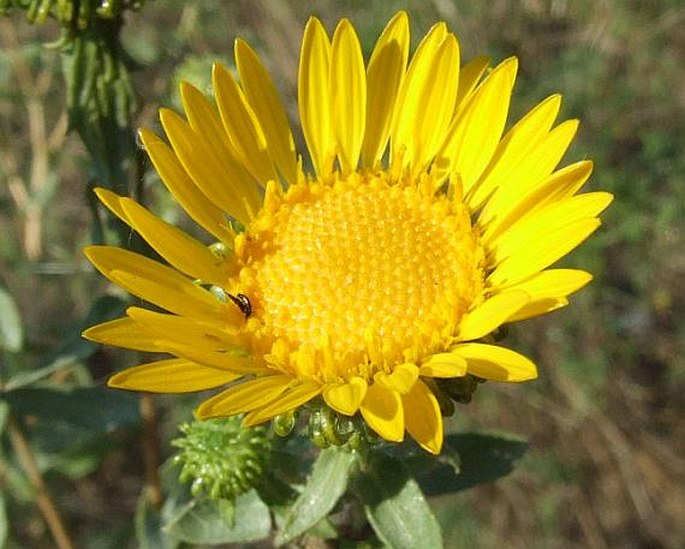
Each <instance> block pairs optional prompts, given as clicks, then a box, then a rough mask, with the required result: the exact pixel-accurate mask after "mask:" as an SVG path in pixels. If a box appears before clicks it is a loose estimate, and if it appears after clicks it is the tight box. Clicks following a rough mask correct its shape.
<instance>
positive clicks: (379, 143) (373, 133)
mask: <svg viewBox="0 0 685 549" xmlns="http://www.w3.org/2000/svg"><path fill="white" fill-rule="evenodd" d="M408 57H409V18H408V17H407V13H406V12H404V11H400V12H398V13H397V14H396V15H395V17H393V18H392V19H391V20H390V22H389V23H388V25H387V26H386V27H385V30H383V32H382V34H381V35H380V37H379V38H378V41H377V42H376V46H375V47H374V49H373V53H372V54H371V59H370V60H369V66H368V69H367V71H366V79H367V88H368V89H367V96H366V99H367V103H366V104H367V107H366V131H365V133H364V144H363V145H362V163H363V165H364V166H367V167H370V168H372V167H374V166H376V164H377V163H378V162H380V159H381V157H382V156H383V152H384V151H385V147H386V145H387V144H388V137H389V135H390V123H391V122H392V114H393V110H394V107H395V101H396V99H397V94H398V93H399V90H400V87H401V85H402V79H403V77H404V71H405V69H406V66H407V59H408Z"/></svg>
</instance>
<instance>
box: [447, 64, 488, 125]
mask: <svg viewBox="0 0 685 549" xmlns="http://www.w3.org/2000/svg"><path fill="white" fill-rule="evenodd" d="M488 66H490V58H489V57H488V56H487V55H481V56H478V57H474V58H473V59H471V61H469V62H468V63H466V64H465V65H464V66H463V67H462V68H461V70H460V71H459V91H458V92H457V102H456V104H455V115H456V114H457V113H458V112H459V108H460V107H462V106H464V105H465V101H466V100H467V99H468V98H469V97H470V95H471V92H473V90H474V89H475V88H476V85H477V84H478V82H480V79H481V77H482V76H483V73H485V70H486V69H487V68H488Z"/></svg>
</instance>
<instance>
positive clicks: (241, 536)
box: [163, 490, 271, 544]
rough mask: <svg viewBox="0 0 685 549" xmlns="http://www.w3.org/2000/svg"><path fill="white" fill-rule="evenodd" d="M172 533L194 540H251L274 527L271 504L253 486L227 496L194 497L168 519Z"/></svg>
mask: <svg viewBox="0 0 685 549" xmlns="http://www.w3.org/2000/svg"><path fill="white" fill-rule="evenodd" d="M163 530H164V532H165V533H166V534H168V535H169V536H171V537H173V538H175V539H177V540H179V541H184V542H187V543H193V544H218V543H248V542H251V541H257V540H260V539H264V538H266V537H267V536H268V535H269V533H270V531H271V515H270V514H269V508H268V507H267V506H266V505H265V504H264V502H263V501H262V500H261V499H259V496H258V495H257V493H256V492H255V491H254V490H251V491H250V492H247V493H246V494H243V495H242V496H238V497H237V498H236V499H235V501H234V502H230V501H228V500H211V499H201V500H192V501H191V502H190V503H189V504H186V505H185V506H184V507H183V508H181V509H179V512H178V513H177V514H176V515H175V516H174V517H173V518H172V519H171V520H170V521H169V522H167V523H166V524H165V525H164V527H163Z"/></svg>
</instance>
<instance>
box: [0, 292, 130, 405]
mask: <svg viewBox="0 0 685 549" xmlns="http://www.w3.org/2000/svg"><path fill="white" fill-rule="evenodd" d="M126 307H127V303H126V302H125V301H123V300H122V299H119V298H117V297H114V296H103V297H101V298H99V299H97V300H96V301H95V303H93V306H92V307H91V309H90V311H88V314H87V315H86V317H85V318H84V319H82V320H81V321H80V322H78V323H77V324H76V325H74V326H73V327H71V328H70V329H69V330H68V331H67V334H66V337H65V338H64V339H63V340H62V343H61V344H60V345H59V346H58V347H57V348H56V349H55V350H54V351H53V352H51V353H50V355H49V356H48V357H47V358H46V359H45V361H44V362H42V363H41V364H40V365H39V366H38V367H37V368H36V369H35V370H32V371H30V372H25V373H22V374H19V375H16V376H14V377H13V378H12V379H10V380H9V381H8V382H7V384H6V385H5V388H4V389H5V391H6V392H8V391H13V390H16V389H18V388H20V387H25V386H27V385H30V384H32V383H35V382H36V381H40V380H41V379H43V378H45V377H47V376H49V375H52V374H53V373H55V372H56V371H58V370H60V369H62V368H66V367H69V366H71V365H73V364H74V363H75V362H78V361H81V360H84V359H86V358H88V357H89V356H90V355H92V354H93V353H94V352H95V351H96V350H97V349H98V347H99V345H98V344H97V343H93V342H91V341H87V340H85V339H83V338H82V337H81V332H83V330H85V329H86V328H88V327H90V326H93V325H95V324H98V323H100V322H105V321H107V320H112V319H114V318H116V317H118V316H121V315H123V314H124V311H125V310H126ZM0 346H1V345H0Z"/></svg>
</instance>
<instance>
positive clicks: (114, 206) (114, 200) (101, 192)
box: [95, 187, 131, 227]
mask: <svg viewBox="0 0 685 549" xmlns="http://www.w3.org/2000/svg"><path fill="white" fill-rule="evenodd" d="M95 195H96V196H97V197H98V199H99V200H100V202H102V203H103V204H104V205H105V206H107V209H108V210H109V211H110V212H112V213H113V214H114V215H116V216H117V217H118V218H119V219H121V220H122V221H123V222H124V223H126V224H127V225H128V226H129V227H130V226H131V223H130V220H129V218H128V215H126V212H125V211H124V208H123V207H122V206H121V197H120V196H119V195H118V194H116V193H113V192H112V191H109V190H107V189H104V188H102V187H97V188H95Z"/></svg>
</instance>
